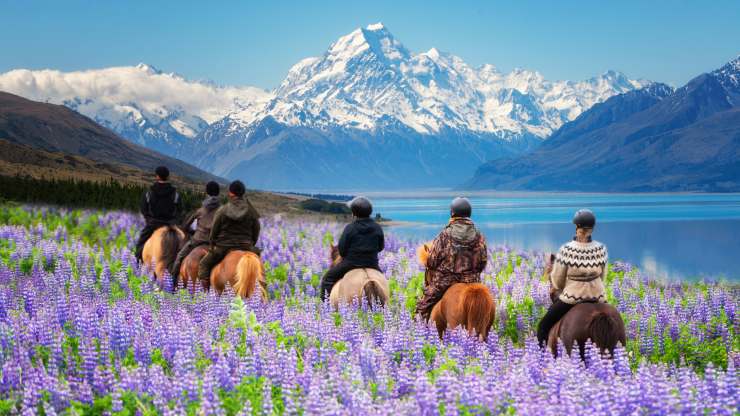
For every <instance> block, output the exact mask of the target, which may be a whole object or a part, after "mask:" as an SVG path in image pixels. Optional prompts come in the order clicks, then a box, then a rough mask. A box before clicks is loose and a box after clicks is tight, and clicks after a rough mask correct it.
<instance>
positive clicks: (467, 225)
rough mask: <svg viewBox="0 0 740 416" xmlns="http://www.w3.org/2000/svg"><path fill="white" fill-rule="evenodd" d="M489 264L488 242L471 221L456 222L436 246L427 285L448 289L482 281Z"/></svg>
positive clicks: (428, 272)
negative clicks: (455, 285)
mask: <svg viewBox="0 0 740 416" xmlns="http://www.w3.org/2000/svg"><path fill="white" fill-rule="evenodd" d="M487 263H488V249H487V247H486V239H485V238H484V237H483V235H482V234H481V233H480V231H478V229H477V228H476V227H475V224H473V221H471V220H470V218H452V219H451V220H450V222H449V224H448V225H447V227H445V229H444V230H442V232H441V233H439V235H438V236H437V238H436V239H435V240H434V242H433V243H432V248H431V249H430V251H429V258H428V259H427V267H426V269H427V272H426V276H425V284H426V285H433V286H437V287H440V288H442V287H444V288H445V289H446V288H448V287H449V286H451V285H453V284H454V283H474V282H479V281H480V274H481V273H482V272H483V269H485V268H486V264H487Z"/></svg>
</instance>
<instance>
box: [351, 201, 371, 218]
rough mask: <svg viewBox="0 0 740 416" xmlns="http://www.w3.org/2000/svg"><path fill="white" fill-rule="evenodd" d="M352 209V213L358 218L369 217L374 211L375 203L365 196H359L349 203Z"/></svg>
mask: <svg viewBox="0 0 740 416" xmlns="http://www.w3.org/2000/svg"><path fill="white" fill-rule="evenodd" d="M347 205H348V206H349V209H350V210H352V215H354V216H355V217H357V218H369V217H370V214H372V213H373V204H372V203H371V202H370V200H369V199H367V198H365V197H364V196H357V197H355V198H353V199H352V200H351V201H349V203H348V204H347Z"/></svg>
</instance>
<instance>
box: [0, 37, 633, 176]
mask: <svg viewBox="0 0 740 416" xmlns="http://www.w3.org/2000/svg"><path fill="white" fill-rule="evenodd" d="M646 84H647V82H646V81H640V80H631V79H628V78H627V77H626V76H624V75H623V74H621V73H619V72H615V71H607V72H605V73H604V74H602V75H600V76H597V77H594V78H591V79H588V80H583V81H549V80H546V79H545V78H544V76H542V74H540V73H538V72H536V71H530V70H526V69H515V70H513V71H511V72H508V73H504V72H501V71H499V70H498V69H497V68H496V67H495V66H493V65H483V66H480V67H472V66H470V65H468V64H467V63H466V62H464V61H463V60H462V59H461V58H459V57H457V56H455V55H452V54H449V53H446V52H442V51H439V50H437V49H436V48H432V49H430V50H428V51H426V52H422V53H413V52H411V51H409V50H408V49H406V48H405V47H404V46H403V44H402V43H401V42H400V41H399V40H398V39H396V38H395V37H394V36H393V35H392V34H391V33H390V32H389V31H388V29H387V28H386V27H385V26H384V25H383V24H381V23H376V24H372V25H369V26H367V27H365V28H359V29H356V30H354V31H352V32H351V33H349V34H347V35H346V36H343V37H341V38H339V39H338V40H337V41H336V42H334V43H333V44H332V45H331V46H330V47H329V48H328V49H327V51H326V52H325V53H324V54H323V55H321V56H319V57H311V58H306V59H303V60H301V61H300V62H298V63H297V64H295V65H294V66H293V67H292V68H291V69H290V71H289V72H288V74H287V76H286V77H285V79H284V80H283V82H282V83H281V84H280V85H279V86H278V87H277V88H276V89H275V90H273V91H270V92H268V91H264V90H261V89H258V88H252V87H221V86H215V85H212V84H211V83H207V82H197V81H189V80H186V79H184V78H183V77H181V76H179V75H176V74H172V73H163V72H162V71H159V70H157V69H156V68H153V67H151V66H148V65H143V64H141V65H138V66H136V67H115V68H106V69H99V70H88V71H76V72H60V71H53V70H41V71H30V70H14V71H10V72H7V73H4V74H0V90H4V91H8V92H12V93H15V94H18V95H21V96H24V97H27V98H30V99H34V100H39V101H48V102H52V103H58V104H64V105H66V106H68V107H70V108H72V109H75V110H77V111H79V112H80V113H82V114H85V115H87V116H89V117H90V118H92V119H94V120H95V121H97V122H98V123H100V124H102V125H104V126H106V127H109V128H111V129H112V130H114V131H116V132H117V133H119V134H120V135H122V136H123V137H125V138H128V139H129V140H132V141H134V142H138V143H141V144H144V145H146V146H148V147H151V148H154V149H156V150H159V151H162V152H163V153H167V154H169V155H174V156H177V157H181V158H186V159H187V160H192V161H194V162H195V163H196V164H198V166H199V167H201V168H204V169H208V170H210V171H211V172H214V173H216V174H219V175H222V176H230V177H236V176H245V177H251V178H254V177H258V178H259V179H255V182H253V184H254V185H255V186H261V187H265V188H267V187H273V188H291V187H293V186H294V185H295V179H294V178H295V177H296V175H297V174H298V175H300V176H301V180H302V182H301V185H302V186H316V187H332V186H335V185H336V184H337V182H336V180H339V179H341V180H344V181H345V183H342V185H343V186H345V185H346V186H355V185H357V184H358V182H357V177H360V178H362V180H365V181H366V182H365V183H366V184H367V186H377V185H379V184H382V185H383V186H396V185H397V184H399V183H407V184H411V183H412V182H413V185H414V186H428V185H434V186H451V185H455V184H457V183H460V182H461V181H462V180H464V179H467V178H468V177H469V176H470V175H472V174H473V169H474V167H475V166H478V165H480V164H481V163H483V162H485V161H487V160H490V159H495V158H498V157H501V156H512V155H515V154H517V153H519V152H522V151H524V150H526V149H529V148H531V147H532V146H534V145H536V144H537V143H539V141H540V140H541V139H545V138H547V137H548V136H549V135H550V134H552V132H554V131H555V130H557V129H558V128H559V127H560V126H562V125H563V124H564V123H566V122H568V121H571V120H574V119H575V118H576V117H577V116H578V115H579V114H581V113H582V112H584V111H585V110H587V109H589V108H590V107H591V106H593V105H594V104H596V103H599V102H603V101H605V100H606V99H608V98H609V97H611V96H613V95H616V94H620V93H624V92H627V91H630V90H633V89H637V88H640V87H642V86H643V85H646ZM451 149H457V150H456V151H453V150H451ZM317 152H319V153H321V156H320V157H318V159H317ZM360 159H362V161H361V163H360V162H358V161H359V160H360ZM317 163H318V164H321V167H320V169H317V168H316V165H317ZM345 163H346V166H345V165H344V164H345ZM342 166H345V167H344V168H343V167H342ZM400 167H402V168H400ZM345 168H348V169H349V168H351V169H354V170H355V171H356V172H355V173H356V175H355V177H348V176H346V175H345V174H343V172H344V171H343V170H342V169H345ZM265 169H270V170H271V175H269V176H268V175H264V174H263V173H264V171H265ZM332 180H335V181H334V182H332ZM409 186H411V185H409Z"/></svg>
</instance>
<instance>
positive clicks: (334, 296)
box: [329, 246, 390, 309]
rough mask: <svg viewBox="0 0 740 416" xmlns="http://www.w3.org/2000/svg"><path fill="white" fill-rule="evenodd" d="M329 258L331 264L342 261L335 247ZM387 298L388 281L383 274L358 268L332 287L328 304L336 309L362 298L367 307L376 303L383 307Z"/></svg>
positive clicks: (388, 291)
mask: <svg viewBox="0 0 740 416" xmlns="http://www.w3.org/2000/svg"><path fill="white" fill-rule="evenodd" d="M330 257H331V261H332V264H337V263H339V262H340V261H342V257H341V256H340V255H339V249H338V248H337V247H336V246H332V248H331V256H330ZM389 296H390V288H389V287H388V280H387V279H386V278H385V276H384V275H383V273H381V272H379V271H377V270H375V269H369V268H359V269H353V270H350V271H349V272H347V274H345V275H344V277H342V279H341V280H339V281H338V282H337V283H336V284H335V285H334V287H333V288H332V289H331V293H330V294H329V303H331V305H332V307H334V308H335V309H336V308H338V307H339V303H350V302H352V301H353V300H354V299H363V298H364V299H365V301H367V304H368V305H372V304H374V303H378V304H380V305H381V306H384V305H385V304H386V303H387V302H388V298H389Z"/></svg>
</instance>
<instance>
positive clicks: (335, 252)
mask: <svg viewBox="0 0 740 416" xmlns="http://www.w3.org/2000/svg"><path fill="white" fill-rule="evenodd" d="M329 261H331V264H332V265H336V264H338V263H339V262H340V261H342V256H341V255H340V254H339V247H338V246H335V245H332V246H331V251H330V252H329Z"/></svg>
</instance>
